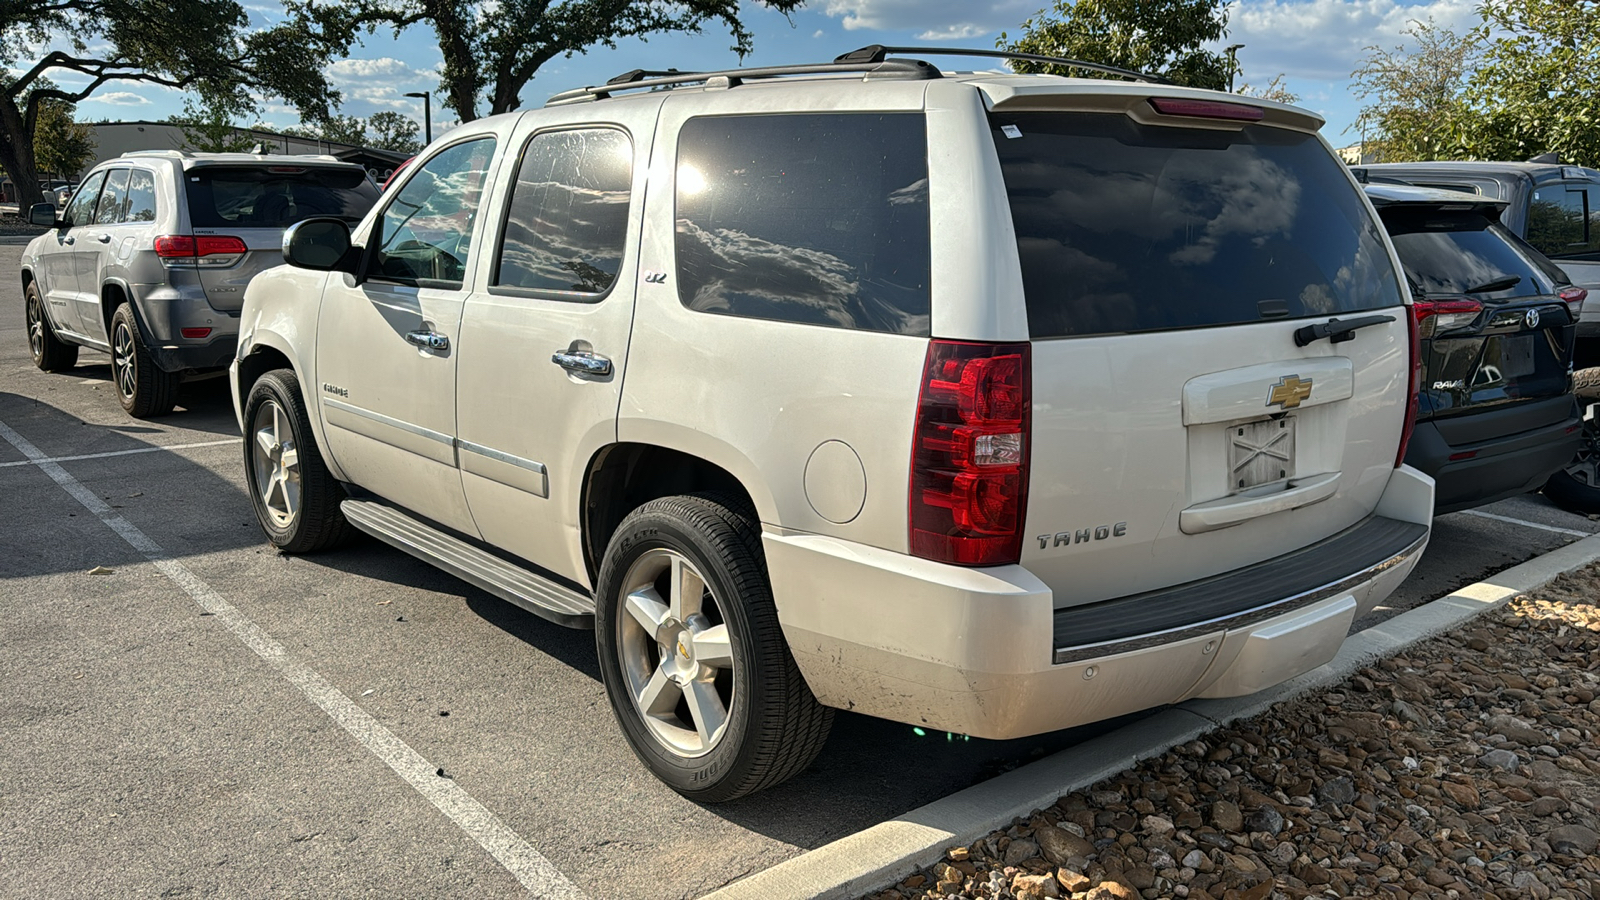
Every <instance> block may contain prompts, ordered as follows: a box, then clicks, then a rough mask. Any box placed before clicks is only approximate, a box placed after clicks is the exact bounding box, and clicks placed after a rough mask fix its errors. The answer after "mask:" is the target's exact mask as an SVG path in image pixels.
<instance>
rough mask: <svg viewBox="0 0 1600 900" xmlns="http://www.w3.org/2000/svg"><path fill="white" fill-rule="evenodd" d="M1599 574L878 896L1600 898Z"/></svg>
mask: <svg viewBox="0 0 1600 900" xmlns="http://www.w3.org/2000/svg"><path fill="white" fill-rule="evenodd" d="M1597 597H1600V565H1596V566H1591V567H1588V568H1586V569H1583V570H1580V571H1579V572H1575V573H1571V574H1568V575H1563V576H1562V577H1560V578H1559V579H1557V580H1556V581H1554V582H1552V583H1551V584H1550V585H1548V586H1547V587H1545V588H1543V589H1542V590H1540V591H1537V592H1535V593H1533V594H1530V595H1525V596H1520V597H1518V598H1516V599H1515V600H1513V601H1512V602H1511V603H1510V604H1508V605H1507V606H1505V607H1502V608H1501V609H1499V610H1495V611H1493V612H1490V613H1487V614H1486V615H1484V616H1482V617H1480V618H1478V619H1476V620H1474V621H1473V622H1471V623H1470V624H1468V625H1467V626H1466V627H1465V628H1463V629H1462V630H1460V631H1459V632H1457V633H1455V634H1452V635H1449V636H1445V637H1440V638H1436V639H1434V640H1431V641H1427V642H1424V643H1420V644H1417V645H1415V646H1414V647H1411V648H1409V649H1408V650H1407V651H1405V654H1404V655H1403V656H1397V657H1393V658H1390V659H1386V660H1383V661H1381V662H1380V663H1378V664H1376V665H1373V666H1371V667H1368V668H1365V669H1362V670H1361V671H1359V672H1358V673H1356V674H1355V675H1352V676H1351V677H1350V678H1348V679H1346V680H1345V681H1344V682H1342V683H1341V684H1339V685H1338V686H1336V687H1334V688H1332V689H1329V690H1325V691H1320V692H1315V693H1312V694H1308V695H1306V696H1304V697H1301V698H1298V699H1296V700H1293V701H1289V702H1286V703H1284V704H1280V705H1279V706H1277V707H1274V708H1273V710H1272V711H1271V712H1269V713H1267V714H1265V715H1262V716H1260V717H1258V718H1256V719H1253V720H1250V721H1248V722H1243V723H1236V724H1234V725H1231V726H1228V727H1226V728H1222V729H1219V730H1218V731H1215V732H1213V733H1211V734H1210V735H1207V736H1206V737H1205V738H1204V739H1202V740H1197V741H1192V742H1190V743H1188V744H1184V745H1182V746H1180V747H1177V748H1174V749H1173V750H1171V751H1169V752H1168V753H1166V754H1165V755H1163V756H1160V757H1156V758H1154V759H1150V760H1147V761H1146V762H1144V763H1141V764H1139V765H1138V766H1136V767H1134V768H1133V769H1130V770H1129V771H1127V772H1125V773H1123V774H1121V775H1119V776H1117V777H1116V778H1114V779H1111V780H1109V781H1107V782H1103V783H1101V784H1098V785H1095V786H1094V787H1093V788H1090V789H1087V790H1083V791H1078V792H1075V793H1072V794H1068V795H1066V796H1065V797H1062V798H1060V799H1059V800H1058V801H1056V803H1055V805H1054V806H1052V807H1050V808H1049V809H1045V810H1039V811H1036V812H1035V813H1034V814H1033V815H1032V816H1031V817H1030V818H1028V819H1026V820H1021V819H1019V820H1017V821H1016V822H1014V823H1012V826H1011V827H1010V828H1007V829H1005V830H1004V831H997V832H995V833H993V834H990V835H988V836H987V837H984V838H982V839H980V840H978V841H977V842H976V843H974V844H972V845H971V846H967V847H954V848H951V849H950V851H949V852H948V853H947V854H946V857H945V859H944V860H943V861H941V862H939V863H937V864H935V865H934V866H933V867H932V868H930V869H925V870H923V871H921V872H918V873H917V874H915V875H912V876H911V877H909V878H907V879H906V880H904V881H902V882H901V883H900V884H899V885H898V886H896V887H894V888H891V889H888V890H884V891H880V892H877V893H875V894H872V895H869V896H870V898H871V900H910V898H950V897H955V898H977V897H987V898H1020V900H1031V898H1037V897H1070V898H1073V900H1125V898H1136V897H1138V898H1147V900H1148V898H1157V897H1162V898H1165V897H1181V898H1188V900H1274V898H1290V900H1299V898H1304V897H1345V896H1355V897H1383V898H1392V900H1412V898H1487V900H1510V898H1533V900H1547V898H1551V897H1555V898H1563V900H1574V898H1580V897H1581V898H1591V897H1597V898H1600V856H1596V855H1595V852H1596V845H1597V843H1600V833H1597V832H1600V815H1597V807H1596V803H1597V800H1600V750H1597V749H1596V747H1595V746H1594V736H1595V734H1596V732H1597V731H1600V701H1597V700H1596V699H1595V698H1596V695H1597V694H1600V675H1597V674H1596V670H1597V669H1600V609H1597V607H1596V606H1595V605H1594V604H1595V601H1596V598H1597Z"/></svg>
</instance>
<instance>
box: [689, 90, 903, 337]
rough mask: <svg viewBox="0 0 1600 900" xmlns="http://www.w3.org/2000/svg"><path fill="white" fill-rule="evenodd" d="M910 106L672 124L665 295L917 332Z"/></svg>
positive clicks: (780, 317)
mask: <svg viewBox="0 0 1600 900" xmlns="http://www.w3.org/2000/svg"><path fill="white" fill-rule="evenodd" d="M928 240H929V238H928V138H927V126H926V124H925V119H924V117H923V116H922V114H921V113H883V114H879V113H846V114H832V113H828V114H790V115H751V116H728V117H710V116H708V117H702V118H696V119H690V120H689V121H688V122H686V123H684V125H683V128H682V129H681V130H680V132H679V136H678V171H677V239H676V246H677V268H678V298H679V300H681V301H682V302H683V305H685V306H687V307H689V308H690V309H694V310H699V311H701V312H707V313H716V314H721V315H731V316H745V317H750V318H757V319H774V320H777V321H782V322H797V323H803V324H807V325H821V326H827V327H832V328H852V329H859V330H863V331H883V332H890V333H893V334H915V335H926V334H928V330H929V327H930V322H929V316H928V311H929V304H930V299H929V298H930V295H929V289H928V281H929V269H930V268H931V264H930V250H929V247H928Z"/></svg>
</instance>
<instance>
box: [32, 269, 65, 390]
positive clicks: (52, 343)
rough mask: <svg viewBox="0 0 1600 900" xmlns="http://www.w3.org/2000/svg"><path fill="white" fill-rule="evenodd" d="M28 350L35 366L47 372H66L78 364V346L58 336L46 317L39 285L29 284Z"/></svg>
mask: <svg viewBox="0 0 1600 900" xmlns="http://www.w3.org/2000/svg"><path fill="white" fill-rule="evenodd" d="M27 302H28V350H29V352H31V353H32V354H33V364H34V365H36V366H38V367H39V368H40V369H41V370H43V371H45V372H64V371H66V370H67V369H70V368H72V367H73V366H75V365H77V364H78V345H77V344H69V343H67V342H66V341H63V340H62V339H61V338H59V337H57V336H56V330H55V327H54V326H52V325H51V324H50V317H49V316H47V315H45V311H44V298H42V297H40V296H39V285H37V284H35V283H33V282H29V283H28V298H27Z"/></svg>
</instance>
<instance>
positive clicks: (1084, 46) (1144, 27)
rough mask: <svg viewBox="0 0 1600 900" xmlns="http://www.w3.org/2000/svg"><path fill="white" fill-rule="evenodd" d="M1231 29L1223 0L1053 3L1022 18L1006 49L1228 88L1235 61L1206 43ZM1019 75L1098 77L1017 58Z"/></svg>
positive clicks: (1003, 42)
mask: <svg viewBox="0 0 1600 900" xmlns="http://www.w3.org/2000/svg"><path fill="white" fill-rule="evenodd" d="M1227 33H1228V12H1227V9H1226V7H1225V6H1224V5H1223V2H1222V0H1055V6H1054V7H1053V8H1052V9H1050V10H1042V11H1040V12H1039V14H1038V15H1036V16H1034V17H1033V18H1031V19H1028V20H1027V21H1026V22H1023V23H1022V35H1021V36H1020V37H1018V38H1017V40H1015V41H1011V39H1010V36H1009V35H1007V34H1005V33H1003V32H1002V33H1001V35H1000V40H999V42H998V45H999V46H1000V47H1002V48H1003V49H1006V50H1014V51H1017V52H1021V53H1036V54H1040V55H1043V56H1061V57H1066V58H1068V59H1081V60H1083V61H1084V62H1095V63H1101V64H1104V65H1112V66H1120V67H1122V68H1124V69H1134V70H1136V71H1139V72H1148V73H1151V74H1154V75H1161V76H1163V77H1165V78H1167V79H1169V80H1171V81H1174V82H1176V83H1178V84H1184V85H1190V86H1192V87H1202V88H1212V89H1214V90H1223V89H1225V88H1227V86H1228V74H1229V71H1230V70H1231V69H1232V65H1233V63H1232V61H1231V60H1229V59H1228V57H1227V56H1225V55H1223V54H1221V53H1216V52H1213V51H1210V50H1206V49H1204V47H1203V46H1202V45H1204V44H1206V43H1210V42H1215V41H1220V40H1222V38H1223V37H1224V36H1225V35H1227ZM1012 65H1013V67H1014V68H1015V69H1016V70H1017V71H1019V72H1050V73H1053V74H1057V75H1069V74H1070V75H1080V76H1084V75H1086V76H1088V77H1094V78H1105V77H1115V76H1104V75H1097V74H1096V73H1094V72H1090V71H1088V70H1083V69H1070V68H1068V67H1063V66H1050V65H1043V64H1039V63H1028V62H1016V63H1013V64H1012Z"/></svg>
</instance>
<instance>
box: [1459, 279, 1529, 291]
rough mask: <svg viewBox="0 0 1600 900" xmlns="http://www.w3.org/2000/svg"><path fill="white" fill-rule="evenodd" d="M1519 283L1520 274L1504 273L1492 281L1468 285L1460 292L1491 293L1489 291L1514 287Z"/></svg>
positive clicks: (1520, 281)
mask: <svg viewBox="0 0 1600 900" xmlns="http://www.w3.org/2000/svg"><path fill="white" fill-rule="evenodd" d="M1521 283H1522V276H1521V275H1505V276H1502V277H1500V278H1496V279H1495V280H1493V281H1485V282H1484V283H1483V284H1479V285H1474V286H1473V287H1469V288H1467V289H1466V290H1464V291H1462V292H1461V293H1463V294H1491V293H1494V292H1495V291H1503V290H1506V289H1507V288H1514V287H1516V286H1517V285H1519V284H1521Z"/></svg>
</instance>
